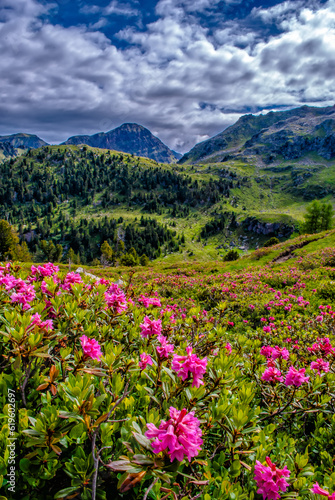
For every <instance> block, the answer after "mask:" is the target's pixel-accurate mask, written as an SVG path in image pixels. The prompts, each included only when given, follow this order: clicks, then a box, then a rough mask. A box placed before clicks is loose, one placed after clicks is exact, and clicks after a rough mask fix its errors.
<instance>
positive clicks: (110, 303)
mask: <svg viewBox="0 0 335 500" xmlns="http://www.w3.org/2000/svg"><path fill="white" fill-rule="evenodd" d="M115 287H116V289H115V290H113V292H112V293H109V291H108V292H105V300H106V302H107V307H108V308H111V309H113V312H116V313H117V314H121V313H122V312H123V311H125V310H126V309H127V308H128V306H127V299H126V296H125V294H124V293H123V291H122V290H120V289H119V288H118V286H117V285H115Z"/></svg>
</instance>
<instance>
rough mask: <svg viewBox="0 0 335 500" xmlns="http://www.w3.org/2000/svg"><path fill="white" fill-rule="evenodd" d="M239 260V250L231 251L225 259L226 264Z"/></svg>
mask: <svg viewBox="0 0 335 500" xmlns="http://www.w3.org/2000/svg"><path fill="white" fill-rule="evenodd" d="M238 258H239V253H238V251H237V250H229V251H228V252H227V253H226V255H225V256H224V257H223V260H224V261H225V262H230V261H232V260H237V259H238Z"/></svg>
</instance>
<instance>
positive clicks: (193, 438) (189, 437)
mask: <svg viewBox="0 0 335 500" xmlns="http://www.w3.org/2000/svg"><path fill="white" fill-rule="evenodd" d="M169 412H170V419H169V420H168V421H167V422H165V420H162V421H161V423H160V425H159V428H158V429H157V427H156V426H155V425H154V424H147V427H148V430H147V431H146V433H145V436H146V437H147V438H149V439H152V438H154V441H153V442H152V444H151V446H152V449H153V451H154V453H159V452H161V451H164V450H166V449H167V453H168V455H169V456H170V460H171V462H173V460H174V459H177V460H178V461H179V462H181V461H182V460H183V458H184V456H186V457H187V458H188V460H189V461H190V460H191V458H192V457H195V456H197V455H198V453H199V451H200V449H201V445H202V443H203V441H202V439H201V435H202V432H201V429H200V422H199V420H198V419H197V418H196V417H195V416H194V412H193V411H191V412H190V413H187V410H186V409H185V408H184V409H183V410H180V411H179V410H176V408H173V406H171V407H170V408H169Z"/></svg>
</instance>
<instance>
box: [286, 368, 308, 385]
mask: <svg viewBox="0 0 335 500" xmlns="http://www.w3.org/2000/svg"><path fill="white" fill-rule="evenodd" d="M305 371H306V368H301V369H300V370H296V369H295V368H294V366H291V367H290V369H289V371H288V372H287V374H286V378H285V385H287V386H290V385H294V386H296V387H300V386H301V385H302V384H303V383H304V382H308V379H309V377H305Z"/></svg>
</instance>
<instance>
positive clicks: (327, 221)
mask: <svg viewBox="0 0 335 500" xmlns="http://www.w3.org/2000/svg"><path fill="white" fill-rule="evenodd" d="M333 215H334V211H333V207H332V204H331V203H321V202H320V201H318V200H314V201H312V203H311V204H310V205H309V206H308V207H307V209H306V214H305V215H304V218H305V223H304V224H303V231H304V232H305V233H307V234H313V233H318V232H320V231H327V230H328V229H331V227H332V219H333Z"/></svg>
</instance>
